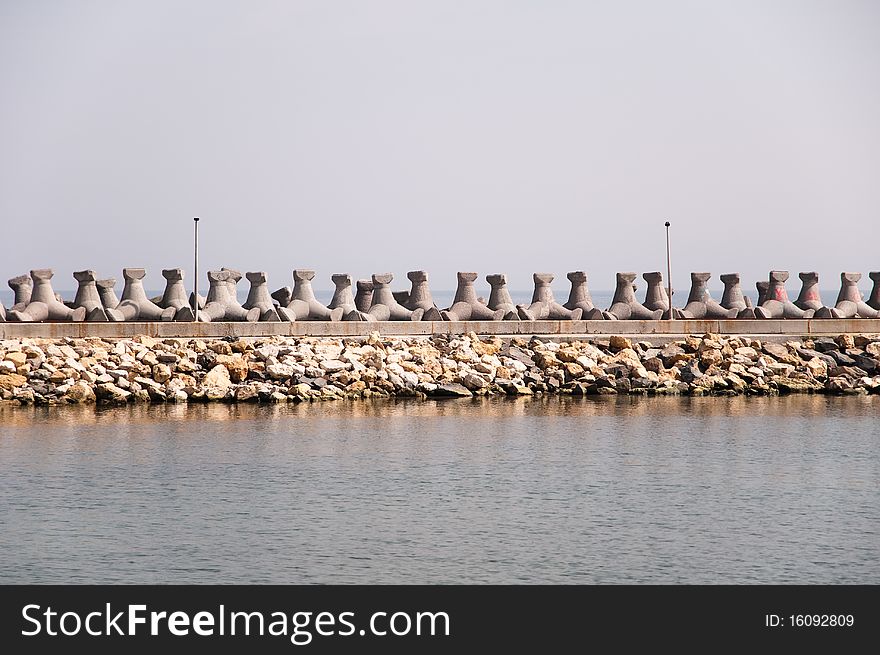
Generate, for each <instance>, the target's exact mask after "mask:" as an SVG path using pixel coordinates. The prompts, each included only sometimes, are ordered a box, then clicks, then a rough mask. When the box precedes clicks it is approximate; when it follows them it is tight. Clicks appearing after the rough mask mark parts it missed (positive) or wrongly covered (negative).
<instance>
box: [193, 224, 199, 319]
mask: <svg viewBox="0 0 880 655" xmlns="http://www.w3.org/2000/svg"><path fill="white" fill-rule="evenodd" d="M193 225H194V226H195V238H194V241H193V259H194V261H193V320H194V321H195V322H196V323H198V322H199V217H198V216H195V217H193Z"/></svg>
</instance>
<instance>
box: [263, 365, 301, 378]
mask: <svg viewBox="0 0 880 655" xmlns="http://www.w3.org/2000/svg"><path fill="white" fill-rule="evenodd" d="M266 373H268V375H269V377H271V378H272V379H273V380H289V379H290V378H292V377H293V373H294V371H293V367H292V366H289V365H288V364H269V365H268V366H267V367H266Z"/></svg>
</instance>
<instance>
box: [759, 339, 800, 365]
mask: <svg viewBox="0 0 880 655" xmlns="http://www.w3.org/2000/svg"><path fill="white" fill-rule="evenodd" d="M763 350H764V352H765V353H767V354H768V355H770V356H771V357H773V358H774V359H776V360H777V361H780V362H783V363H785V364H792V365H796V364H798V363H800V362H799V360H798V358H797V357H795V356H794V355H792V354H791V352H789V350H788V348H786V347H785V346H783V345H782V344H781V343H765V344H764V348H763Z"/></svg>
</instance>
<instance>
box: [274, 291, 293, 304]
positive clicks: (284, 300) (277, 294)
mask: <svg viewBox="0 0 880 655" xmlns="http://www.w3.org/2000/svg"><path fill="white" fill-rule="evenodd" d="M271 296H272V298H273V299H274V300H277V301H278V305H279V306H281V307H287V306H288V305H289V304H290V301H291V300H293V289H291V288H290V287H281V288H280V289H275V291H273V292H272V294H271Z"/></svg>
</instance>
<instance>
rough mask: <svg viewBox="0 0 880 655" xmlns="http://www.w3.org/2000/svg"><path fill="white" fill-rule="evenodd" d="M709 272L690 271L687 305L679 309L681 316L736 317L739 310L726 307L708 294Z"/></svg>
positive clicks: (698, 317) (710, 275)
mask: <svg viewBox="0 0 880 655" xmlns="http://www.w3.org/2000/svg"><path fill="white" fill-rule="evenodd" d="M710 277H712V274H711V273H691V291H690V293H689V294H688V300H687V305H685V307H684V309H683V310H681V316H682V318H688V319H701V318H736V315H737V314H738V313H739V310H736V309H726V308H724V307H722V306H721V305H720V304H719V303H717V302H715V301H714V300H713V299H712V296H710V295H709V287H708V282H709V278H710Z"/></svg>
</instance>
